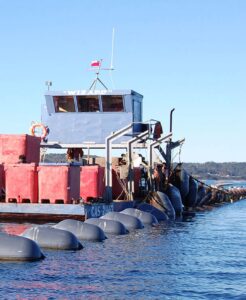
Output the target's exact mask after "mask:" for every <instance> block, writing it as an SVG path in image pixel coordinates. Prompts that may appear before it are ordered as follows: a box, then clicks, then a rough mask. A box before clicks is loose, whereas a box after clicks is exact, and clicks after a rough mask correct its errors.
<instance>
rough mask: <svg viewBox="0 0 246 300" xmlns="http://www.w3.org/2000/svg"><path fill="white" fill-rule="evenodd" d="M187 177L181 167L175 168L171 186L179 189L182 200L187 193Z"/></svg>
mask: <svg viewBox="0 0 246 300" xmlns="http://www.w3.org/2000/svg"><path fill="white" fill-rule="evenodd" d="M189 177H190V176H189V174H188V173H187V172H186V171H185V170H184V169H182V166H181V165H179V166H177V167H176V169H175V173H174V176H173V181H172V184H173V185H175V186H176V187H177V188H178V189H179V191H180V194H181V197H182V200H184V199H185V197H186V196H187V195H188V193H189Z"/></svg>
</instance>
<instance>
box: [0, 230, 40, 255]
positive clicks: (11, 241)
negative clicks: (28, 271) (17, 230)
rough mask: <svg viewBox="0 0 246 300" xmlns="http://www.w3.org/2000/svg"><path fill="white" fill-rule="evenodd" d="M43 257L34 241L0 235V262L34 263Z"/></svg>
mask: <svg viewBox="0 0 246 300" xmlns="http://www.w3.org/2000/svg"><path fill="white" fill-rule="evenodd" d="M44 257H45V256H44V255H43V253H42V251H41V250H40V248H39V246H38V245H37V244H36V243H35V242H34V241H32V240H30V239H27V238H25V237H22V236H15V235H10V234H6V233H0V260H12V261H34V260H40V259H43V258H44Z"/></svg>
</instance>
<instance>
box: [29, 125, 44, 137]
mask: <svg viewBox="0 0 246 300" xmlns="http://www.w3.org/2000/svg"><path fill="white" fill-rule="evenodd" d="M36 129H38V130H39V132H40V133H37V132H36ZM30 133H31V135H33V136H37V137H40V138H41V139H42V140H43V139H45V138H46V136H47V135H48V127H47V126H44V124H42V123H34V124H32V126H31V127H30Z"/></svg>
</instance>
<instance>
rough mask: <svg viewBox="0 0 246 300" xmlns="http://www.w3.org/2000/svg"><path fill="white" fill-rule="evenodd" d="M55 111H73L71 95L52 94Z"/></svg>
mask: <svg viewBox="0 0 246 300" xmlns="http://www.w3.org/2000/svg"><path fill="white" fill-rule="evenodd" d="M53 100H54V105H55V112H75V106H74V99H73V96H54V97H53Z"/></svg>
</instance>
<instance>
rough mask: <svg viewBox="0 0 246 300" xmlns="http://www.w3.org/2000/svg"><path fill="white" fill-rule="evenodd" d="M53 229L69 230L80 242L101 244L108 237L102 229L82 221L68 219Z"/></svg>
mask: <svg viewBox="0 0 246 300" xmlns="http://www.w3.org/2000/svg"><path fill="white" fill-rule="evenodd" d="M53 227H54V228H58V229H63V230H68V231H70V232H72V233H73V234H74V235H75V236H76V237H77V238H78V239H79V240H87V241H97V242H101V241H103V240H105V239H106V236H105V234H104V232H103V230H102V229H101V228H100V227H98V226H96V225H93V224H88V223H85V222H81V221H76V220H72V219H67V220H63V221H61V222H59V223H58V224H56V225H55V226H53Z"/></svg>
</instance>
